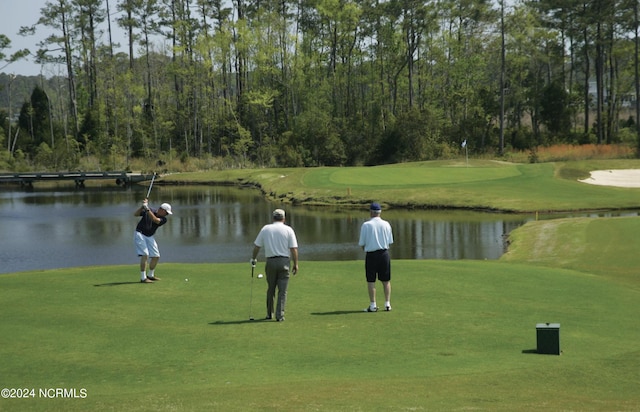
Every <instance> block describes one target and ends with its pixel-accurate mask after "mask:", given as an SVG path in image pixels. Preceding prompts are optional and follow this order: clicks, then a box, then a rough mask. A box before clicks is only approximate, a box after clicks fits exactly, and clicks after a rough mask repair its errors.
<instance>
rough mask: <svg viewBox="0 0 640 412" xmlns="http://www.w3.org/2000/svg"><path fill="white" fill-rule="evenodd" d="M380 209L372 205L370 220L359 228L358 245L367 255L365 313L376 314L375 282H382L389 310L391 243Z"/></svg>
mask: <svg viewBox="0 0 640 412" xmlns="http://www.w3.org/2000/svg"><path fill="white" fill-rule="evenodd" d="M381 213H382V207H380V204H379V203H372V204H371V206H370V207H369V215H370V219H369V220H367V221H366V222H364V223H363V224H362V227H361V228H360V240H359V241H358V245H360V246H361V247H362V248H363V249H364V251H365V252H366V253H367V254H366V257H365V273H366V278H367V288H368V290H369V307H368V308H366V309H365V312H377V311H378V305H377V304H376V280H379V281H380V282H382V286H383V288H384V297H385V304H384V309H385V310H386V311H390V310H391V257H390V256H389V246H391V244H392V243H393V232H392V231H391V225H390V224H389V222H387V221H386V220H383V219H382V218H381V217H380V214H381Z"/></svg>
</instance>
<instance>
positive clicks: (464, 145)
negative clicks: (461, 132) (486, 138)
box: [462, 139, 467, 148]
mask: <svg viewBox="0 0 640 412" xmlns="http://www.w3.org/2000/svg"><path fill="white" fill-rule="evenodd" d="M466 146H467V139H464V142H462V147H463V148H464V147H466Z"/></svg>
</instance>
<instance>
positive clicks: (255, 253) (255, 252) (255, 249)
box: [251, 245, 260, 265]
mask: <svg viewBox="0 0 640 412" xmlns="http://www.w3.org/2000/svg"><path fill="white" fill-rule="evenodd" d="M258 253H260V246H256V245H253V255H251V256H252V257H251V264H252V265H255V264H256V259H257V258H258Z"/></svg>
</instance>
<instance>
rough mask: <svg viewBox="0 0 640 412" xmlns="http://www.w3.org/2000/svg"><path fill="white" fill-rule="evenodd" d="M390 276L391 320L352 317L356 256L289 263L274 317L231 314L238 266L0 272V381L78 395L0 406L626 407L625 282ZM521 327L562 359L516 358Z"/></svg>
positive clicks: (530, 275) (532, 272) (236, 307)
mask: <svg viewBox="0 0 640 412" xmlns="http://www.w3.org/2000/svg"><path fill="white" fill-rule="evenodd" d="M393 268H394V285H393V286H394V291H393V303H394V310H393V311H392V312H379V313H374V314H370V313H364V312H362V309H363V308H364V307H365V306H366V304H367V298H366V286H365V282H364V275H363V273H362V272H363V263H362V262H303V264H302V268H301V274H300V275H298V276H297V277H296V278H294V279H293V280H292V283H291V286H290V296H289V305H288V311H287V320H286V321H285V322H283V323H276V322H267V321H254V322H250V321H248V317H249V299H250V274H249V267H248V265H247V264H242V265H239V264H221V265H177V264H168V263H165V264H163V265H162V266H161V269H160V272H161V273H162V274H163V275H164V279H163V280H162V281H160V282H159V283H156V284H152V285H142V284H139V283H137V282H136V277H137V274H136V272H135V267H133V266H132V267H108V268H77V269H65V270H57V271H49V272H43V273H22V274H11V275H3V276H2V277H0V313H2V317H3V321H2V322H1V323H0V359H2V362H1V363H0V386H2V387H9V388H10V387H16V388H18V387H20V388H50V387H56V388H57V387H62V388H78V389H79V388H85V389H86V390H87V397H86V398H85V399H42V398H37V397H36V398H35V399H8V400H7V399H0V409H2V410H68V411H73V410H131V411H136V410H194V411H195V410H225V411H251V410H279V411H302V410H323V411H359V410H362V411H365V410H387V411H388V410H468V409H474V410H491V411H495V410H504V411H507V410H509V411H512V410H532V411H533V410H540V409H543V408H545V409H551V410H636V409H638V407H640V376H639V373H638V371H639V370H640V356H639V355H640V350H639V349H638V347H637V342H638V340H639V339H640V321H639V320H638V318H637V309H636V308H637V301H638V297H639V296H638V291H637V289H636V290H634V289H630V288H628V287H625V286H624V285H620V284H618V283H616V282H611V281H608V280H607V279H604V278H602V277H599V276H594V275H591V274H586V273H581V272H578V271H572V270H567V269H547V268H539V267H534V266H531V265H526V264H519V263H505V262H501V261H483V262H477V261H457V262H451V261H399V260H398V261H394V263H393ZM186 278H188V279H189V280H188V281H185V279H186ZM254 282H255V283H254V285H253V287H254V288H253V292H254V295H253V314H254V316H255V317H256V319H259V318H260V315H261V314H262V310H263V301H264V289H265V285H264V283H263V281H258V280H257V279H254ZM380 292H381V291H380ZM539 322H559V323H561V325H562V326H561V346H562V349H563V351H564V353H563V355H562V356H552V355H537V354H532V353H529V352H531V351H532V350H534V349H535V347H536V337H535V325H536V323H539Z"/></svg>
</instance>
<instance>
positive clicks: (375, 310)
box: [364, 306, 378, 312]
mask: <svg viewBox="0 0 640 412" xmlns="http://www.w3.org/2000/svg"><path fill="white" fill-rule="evenodd" d="M364 311H365V312H377V311H378V307H377V306H374V307H371V306H369V307H368V308H366V309H365V310H364Z"/></svg>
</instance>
